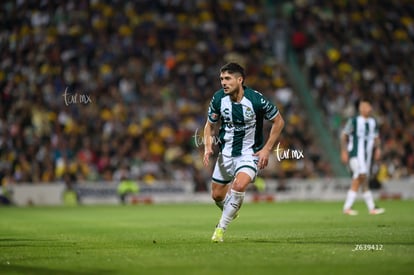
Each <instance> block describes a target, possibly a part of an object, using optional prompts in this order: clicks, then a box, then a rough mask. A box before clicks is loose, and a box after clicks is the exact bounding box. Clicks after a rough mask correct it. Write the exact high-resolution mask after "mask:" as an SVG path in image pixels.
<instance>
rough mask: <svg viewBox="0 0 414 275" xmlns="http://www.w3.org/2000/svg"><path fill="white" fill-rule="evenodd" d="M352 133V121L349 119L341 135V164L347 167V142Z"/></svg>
mask: <svg viewBox="0 0 414 275" xmlns="http://www.w3.org/2000/svg"><path fill="white" fill-rule="evenodd" d="M351 133H352V119H349V120H348V121H347V123H346V125H345V127H344V130H343V131H342V133H341V140H340V141H341V160H342V163H343V164H345V165H347V164H348V161H349V153H348V142H349V135H350V134H351Z"/></svg>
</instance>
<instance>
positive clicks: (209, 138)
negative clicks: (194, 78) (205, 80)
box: [203, 93, 220, 167]
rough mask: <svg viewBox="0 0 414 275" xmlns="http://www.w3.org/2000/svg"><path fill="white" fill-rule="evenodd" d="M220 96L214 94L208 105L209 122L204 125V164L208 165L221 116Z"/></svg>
mask: <svg viewBox="0 0 414 275" xmlns="http://www.w3.org/2000/svg"><path fill="white" fill-rule="evenodd" d="M219 99H220V98H219V97H218V96H217V93H216V94H215V95H214V96H213V98H212V99H211V101H210V105H209V106H208V115H207V122H206V124H205V125H204V157H203V164H204V166H206V167H207V166H208V164H209V160H210V156H211V155H213V135H214V129H215V125H216V123H217V122H218V120H219V118H220V100H219Z"/></svg>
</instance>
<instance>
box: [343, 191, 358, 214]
mask: <svg viewBox="0 0 414 275" xmlns="http://www.w3.org/2000/svg"><path fill="white" fill-rule="evenodd" d="M356 196H357V193H356V192H355V191H352V190H348V193H347V194H346V200H345V204H344V210H347V209H350V208H351V207H352V205H353V204H354V201H355V198H356Z"/></svg>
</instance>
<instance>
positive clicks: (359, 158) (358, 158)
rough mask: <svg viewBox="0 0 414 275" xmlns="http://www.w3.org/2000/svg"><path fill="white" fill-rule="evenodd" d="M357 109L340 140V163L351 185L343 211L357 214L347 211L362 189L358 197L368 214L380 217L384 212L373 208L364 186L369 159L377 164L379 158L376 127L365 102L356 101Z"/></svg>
mask: <svg viewBox="0 0 414 275" xmlns="http://www.w3.org/2000/svg"><path fill="white" fill-rule="evenodd" d="M358 108H359V115H358V116H355V117H353V118H350V119H349V120H348V121H347V123H346V125H345V128H344V130H343V133H342V137H341V159H342V162H343V163H345V164H349V167H350V169H351V171H352V184H351V188H350V190H349V191H348V193H347V196H346V200H345V204H344V207H343V211H344V214H347V215H357V214H358V212H357V211H355V210H352V209H351V207H352V205H353V203H354V201H355V198H356V196H357V192H358V189H359V188H360V187H362V192H363V193H362V196H363V198H364V200H365V203H366V205H367V207H368V210H369V213H370V214H373V215H377V214H382V213H384V211H385V210H384V209H383V208H376V207H375V204H374V199H373V196H372V193H371V191H370V190H369V186H368V178H369V173H370V167H371V159H372V158H373V157H374V159H375V160H379V159H380V156H381V150H380V138H379V134H378V125H377V123H376V121H375V119H374V118H373V117H371V112H372V106H371V103H370V102H369V101H368V100H367V99H362V100H360V102H359V106H358ZM373 153H374V156H373Z"/></svg>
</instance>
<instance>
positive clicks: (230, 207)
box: [218, 189, 245, 230]
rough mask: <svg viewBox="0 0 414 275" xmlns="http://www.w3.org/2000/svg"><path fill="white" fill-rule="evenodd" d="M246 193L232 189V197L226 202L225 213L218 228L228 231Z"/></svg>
mask: <svg viewBox="0 0 414 275" xmlns="http://www.w3.org/2000/svg"><path fill="white" fill-rule="evenodd" d="M244 194H245V192H237V191H234V190H233V189H231V193H230V196H229V197H228V199H226V200H225V202H224V207H223V213H222V214H221V219H220V221H219V224H218V227H221V228H223V229H224V230H226V228H227V226H228V225H229V223H230V222H231V221H232V220H233V218H234V216H235V214H236V213H237V211H239V209H240V207H241V206H242V204H243V199H244Z"/></svg>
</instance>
